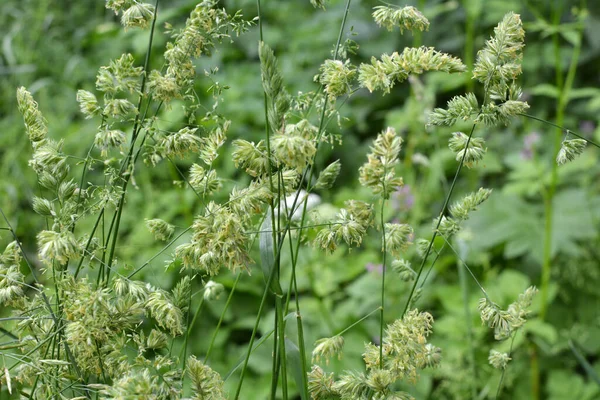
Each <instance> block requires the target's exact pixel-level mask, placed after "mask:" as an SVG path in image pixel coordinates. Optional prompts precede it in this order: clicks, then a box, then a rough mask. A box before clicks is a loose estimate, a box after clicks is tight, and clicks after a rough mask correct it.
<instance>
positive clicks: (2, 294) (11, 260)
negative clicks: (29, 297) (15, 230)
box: [0, 242, 25, 307]
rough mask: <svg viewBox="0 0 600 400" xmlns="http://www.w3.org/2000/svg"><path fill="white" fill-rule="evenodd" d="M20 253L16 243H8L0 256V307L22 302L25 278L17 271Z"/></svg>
mask: <svg viewBox="0 0 600 400" xmlns="http://www.w3.org/2000/svg"><path fill="white" fill-rule="evenodd" d="M20 262H21V253H20V250H19V248H18V246H17V243H16V242H11V243H9V245H8V246H6V249H5V250H4V252H3V253H2V255H0V305H2V306H4V307H6V306H16V305H17V303H18V302H19V301H20V300H23V297H24V295H25V292H24V291H23V286H24V285H23V284H24V282H25V276H24V275H23V274H22V273H21V271H20V270H19V263H20Z"/></svg>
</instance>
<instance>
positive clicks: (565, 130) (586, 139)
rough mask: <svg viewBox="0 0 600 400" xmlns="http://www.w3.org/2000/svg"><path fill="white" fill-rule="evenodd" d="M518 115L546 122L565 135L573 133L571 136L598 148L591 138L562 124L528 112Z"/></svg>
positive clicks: (599, 145) (599, 146) (598, 145)
mask: <svg viewBox="0 0 600 400" xmlns="http://www.w3.org/2000/svg"><path fill="white" fill-rule="evenodd" d="M519 115H521V116H523V117H526V118H529V119H533V120H535V121H539V122H542V123H544V124H547V125H550V126H553V127H555V128H558V129H560V130H561V131H563V132H564V133H565V134H567V135H573V136H575V137H577V138H579V139H583V140H585V141H586V142H587V143H589V144H591V145H592V146H594V147H597V148H599V149H600V144H598V143H596V142H594V141H593V140H591V139H588V138H586V137H583V136H581V135H580V134H578V133H577V132H575V131H572V130H571V129H568V128H565V127H563V126H560V125H557V124H555V123H553V122H550V121H547V120H545V119H543V118H538V117H536V116H534V115H530V114H519Z"/></svg>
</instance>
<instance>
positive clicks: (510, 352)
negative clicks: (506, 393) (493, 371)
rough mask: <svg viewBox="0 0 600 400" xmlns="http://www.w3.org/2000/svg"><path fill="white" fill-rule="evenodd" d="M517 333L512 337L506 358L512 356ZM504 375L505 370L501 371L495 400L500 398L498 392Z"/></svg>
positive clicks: (500, 389)
mask: <svg viewBox="0 0 600 400" xmlns="http://www.w3.org/2000/svg"><path fill="white" fill-rule="evenodd" d="M518 332H519V331H517V332H515V333H514V334H513V336H512V339H511V341H510V350H508V356H509V357H510V355H511V354H512V351H513V344H514V343H515V337H516V336H517V333H518ZM505 374H506V368H504V369H502V375H500V382H498V389H497V390H496V397H495V399H496V400H498V396H500V392H501V391H502V383H503V382H504V375H505Z"/></svg>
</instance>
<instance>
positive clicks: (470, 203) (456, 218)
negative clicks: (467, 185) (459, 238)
mask: <svg viewBox="0 0 600 400" xmlns="http://www.w3.org/2000/svg"><path fill="white" fill-rule="evenodd" d="M491 194H492V191H491V189H484V188H479V190H478V191H477V192H474V193H471V194H469V195H467V196H465V197H463V198H462V199H461V200H459V201H458V202H456V203H454V204H453V205H452V206H450V216H443V217H442V219H441V220H440V223H439V227H437V231H438V233H439V234H440V235H442V236H443V237H444V238H445V239H446V240H448V239H450V237H452V235H454V234H456V233H457V232H458V231H459V230H460V224H461V222H463V221H466V220H467V219H469V214H470V213H471V212H473V211H475V210H477V207H479V205H481V203H483V202H484V201H486V200H487V199H488V198H489V197H490V195H491ZM433 223H434V226H433V228H434V229H436V226H437V223H438V220H437V218H436V219H434V221H433ZM428 244H429V243H428V242H427V241H424V242H422V246H423V247H426V246H428ZM424 251H425V250H424V249H423V252H424Z"/></svg>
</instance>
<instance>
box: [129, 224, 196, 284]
mask: <svg viewBox="0 0 600 400" xmlns="http://www.w3.org/2000/svg"><path fill="white" fill-rule="evenodd" d="M190 229H192V227H191V226H190V227H187V228H186V229H184V230H183V231H182V232H181V233H180V234H179V235H177V236H176V237H175V238H174V239H173V240H171V241H170V242H169V243H167V244H166V245H165V247H163V248H162V249H161V250H160V251H159V252H158V253H156V254H155V255H153V256H152V257H150V259H149V260H148V261H146V262H145V263H143V264H142V265H140V266H139V267H138V268H137V269H136V270H135V271H133V272H132V273H130V274H129V275H127V279H131V277H132V276H134V275H135V274H137V273H138V272H140V271H141V270H142V269H144V268H146V266H147V265H148V264H150V263H151V262H152V261H154V259H155V258H156V257H158V256H160V255H161V254H162V253H164V252H165V251H167V249H168V248H169V247H171V245H173V243H175V242H176V241H177V240H179V238H180V237H182V236H183V235H185V234H186V233H187V232H188V231H189V230H190Z"/></svg>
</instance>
